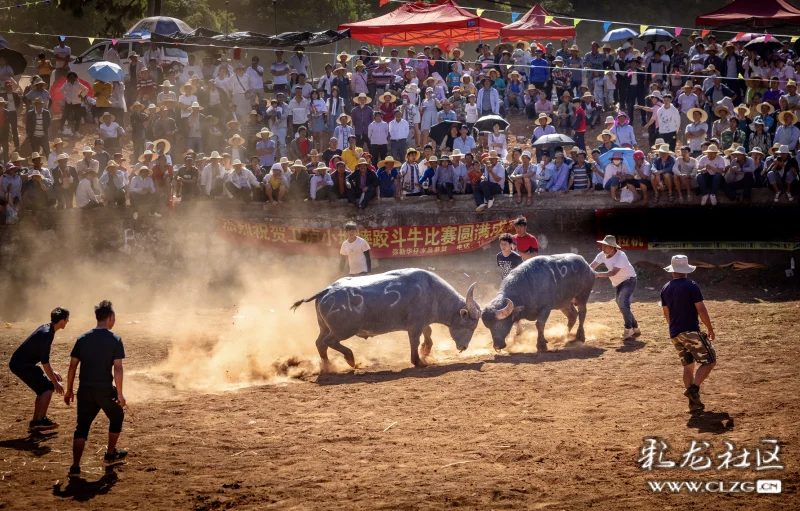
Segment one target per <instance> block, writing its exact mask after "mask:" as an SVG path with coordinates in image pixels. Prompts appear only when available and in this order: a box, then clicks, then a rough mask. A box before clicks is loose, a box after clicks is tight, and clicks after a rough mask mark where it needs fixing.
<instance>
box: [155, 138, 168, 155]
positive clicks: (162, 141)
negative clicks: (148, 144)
mask: <svg viewBox="0 0 800 511" xmlns="http://www.w3.org/2000/svg"><path fill="white" fill-rule="evenodd" d="M158 144H164V154H166V153H168V152H169V150H170V149H172V144H170V143H169V140H167V139H166V138H159V139H158V140H154V141H153V147H154V148H155V149H156V151H158Z"/></svg>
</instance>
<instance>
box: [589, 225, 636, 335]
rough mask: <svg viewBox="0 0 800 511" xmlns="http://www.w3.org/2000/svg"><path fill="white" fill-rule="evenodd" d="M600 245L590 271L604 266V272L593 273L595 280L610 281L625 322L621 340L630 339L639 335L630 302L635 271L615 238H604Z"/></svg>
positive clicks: (634, 288) (634, 281)
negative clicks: (604, 279)
mask: <svg viewBox="0 0 800 511" xmlns="http://www.w3.org/2000/svg"><path fill="white" fill-rule="evenodd" d="M597 243H599V244H600V245H602V247H601V248H602V250H603V251H602V252H600V253H599V254H597V257H595V258H594V261H592V264H591V267H592V269H593V270H594V269H596V268H597V267H598V266H600V265H601V264H603V265H605V267H606V270H608V271H606V272H597V271H596V272H595V273H594V274H595V277H597V278H608V279H609V280H611V285H613V286H614V289H616V301H617V307H619V310H620V312H622V319H623V320H624V322H625V331H624V332H622V338H623V339H630V338H631V337H634V336H636V335H639V334H641V333H642V332H641V330H639V323H638V322H637V321H636V318H635V317H634V315H633V312H631V302H632V301H633V293H634V291H636V270H634V269H633V266H632V265H631V263H630V261H628V256H626V255H625V252H623V251H622V250H620V247H619V245H617V238H615V237H614V236H610V235H609V236H606V237H605V238H603V240H602V241H598V242H597Z"/></svg>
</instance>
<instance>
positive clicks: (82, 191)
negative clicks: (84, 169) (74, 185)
mask: <svg viewBox="0 0 800 511" xmlns="http://www.w3.org/2000/svg"><path fill="white" fill-rule="evenodd" d="M75 202H76V204H78V207H79V208H82V207H84V206H86V205H87V204H89V203H90V202H100V199H98V198H97V195H95V193H94V189H92V182H91V181H89V179H88V178H83V179H81V182H80V183H78V189H77V190H76V191H75Z"/></svg>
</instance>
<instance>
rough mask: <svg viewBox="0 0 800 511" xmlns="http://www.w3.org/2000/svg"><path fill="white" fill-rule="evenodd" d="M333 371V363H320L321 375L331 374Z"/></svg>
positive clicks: (324, 361) (325, 361)
mask: <svg viewBox="0 0 800 511" xmlns="http://www.w3.org/2000/svg"><path fill="white" fill-rule="evenodd" d="M331 372H333V371H332V366H331V363H330V362H329V361H327V360H322V361H320V364H319V374H330V373H331Z"/></svg>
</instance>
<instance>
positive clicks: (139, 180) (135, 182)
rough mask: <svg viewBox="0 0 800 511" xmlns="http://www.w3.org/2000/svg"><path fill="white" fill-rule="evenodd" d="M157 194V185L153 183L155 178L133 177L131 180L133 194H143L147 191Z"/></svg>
mask: <svg viewBox="0 0 800 511" xmlns="http://www.w3.org/2000/svg"><path fill="white" fill-rule="evenodd" d="M148 190H149V191H150V193H156V185H155V183H153V178H152V177H150V176H147V177H142V176H133V179H131V193H138V194H143V193H145V192H147V191H148Z"/></svg>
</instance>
